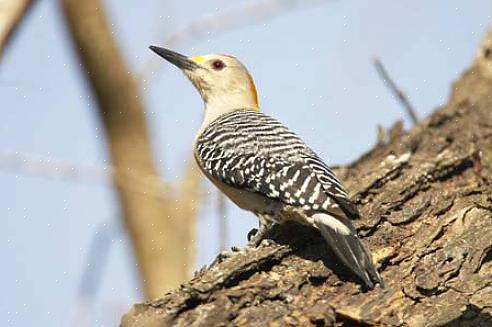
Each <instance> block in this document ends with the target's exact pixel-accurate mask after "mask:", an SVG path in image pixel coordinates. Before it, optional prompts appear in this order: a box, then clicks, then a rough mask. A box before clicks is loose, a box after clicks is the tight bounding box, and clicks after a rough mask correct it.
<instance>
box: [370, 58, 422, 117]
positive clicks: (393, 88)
mask: <svg viewBox="0 0 492 327" xmlns="http://www.w3.org/2000/svg"><path fill="white" fill-rule="evenodd" d="M373 63H374V67H375V68H376V71H377V72H378V75H379V77H381V79H382V80H383V82H384V84H386V86H388V89H389V90H390V92H391V93H393V95H394V96H395V97H396V98H397V99H398V101H399V102H400V103H401V105H402V106H403V108H405V111H406V113H407V114H408V117H409V118H410V119H411V120H412V123H413V124H414V125H415V124H417V122H418V118H417V113H416V112H415V109H414V108H413V106H412V105H411V104H410V101H409V100H408V97H407V96H406V94H405V93H404V92H403V91H402V90H401V89H400V88H398V86H397V85H396V83H395V82H394V81H393V80H392V79H391V77H390V76H389V74H388V72H387V70H386V68H384V66H383V63H382V62H381V61H380V60H379V59H378V58H376V59H374V61H373Z"/></svg>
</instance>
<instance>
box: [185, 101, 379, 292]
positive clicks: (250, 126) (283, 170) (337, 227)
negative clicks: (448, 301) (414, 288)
mask: <svg viewBox="0 0 492 327" xmlns="http://www.w3.org/2000/svg"><path fill="white" fill-rule="evenodd" d="M195 156H196V157H197V160H198V163H199V165H200V166H201V168H202V169H203V170H204V171H205V172H206V173H207V174H208V175H209V176H211V178H213V179H216V180H217V181H220V182H222V183H225V184H227V185H229V186H232V187H234V188H237V189H240V190H242V191H249V192H254V193H256V194H260V195H262V196H265V197H267V198H268V199H272V200H274V201H278V202H280V203H281V204H283V205H284V206H283V207H284V210H282V212H286V211H285V210H290V211H295V212H296V215H297V216H301V217H303V218H302V219H303V220H304V221H301V222H303V223H306V224H310V225H313V226H314V227H316V228H318V229H319V230H320V232H321V233H322V234H323V236H324V237H325V239H327V241H328V243H329V244H330V245H331V247H332V249H333V250H334V252H335V253H336V254H337V255H338V256H339V257H340V258H341V259H342V261H343V262H344V263H345V264H346V265H347V266H348V267H349V268H351V269H352V270H353V271H354V272H355V273H356V274H357V275H358V276H359V277H361V278H362V279H363V280H364V281H365V282H366V284H368V286H370V287H372V285H373V284H372V282H371V277H372V278H374V280H375V281H377V282H380V283H381V279H380V277H379V275H378V273H377V271H376V269H375V268H374V266H373V265H372V261H371V260H370V259H369V255H368V252H367V250H366V249H365V247H364V245H363V244H362V243H361V241H360V240H359V239H358V237H357V235H356V232H355V229H354V227H353V226H352V224H351V223H350V220H349V219H353V218H356V217H358V211H357V208H356V207H355V205H354V204H353V203H352V202H351V201H350V200H349V198H348V195H347V192H346V191H345V189H344V188H343V186H342V185H341V183H340V182H339V181H338V179H337V178H336V176H335V175H334V174H333V173H332V171H331V170H330V169H329V168H328V166H327V165H326V164H325V163H324V162H323V161H322V160H321V159H320V158H319V157H318V156H317V155H316V153H314V152H313V151H312V150H311V149H310V148H309V147H308V146H307V145H306V144H305V143H304V142H303V141H302V140H301V139H300V138H299V137H298V136H297V135H296V134H295V133H293V132H292V131H290V130H289V129H288V128H287V127H285V126H284V125H283V124H281V123H280V122H279V121H277V120H276V119H274V118H272V117H270V116H268V115H265V114H263V113H260V112H257V111H253V110H238V111H234V112H231V113H228V114H225V115H222V116H220V117H219V118H217V119H216V120H215V121H213V122H212V123H211V124H210V125H209V126H207V127H206V128H205V129H204V130H203V132H202V133H201V134H200V135H199V136H198V138H197V140H196V143H195ZM265 210H267V209H266V208H265ZM282 212H277V213H275V214H277V215H279V217H275V220H276V221H277V222H282V221H283V220H284V219H283V218H284V217H282ZM255 213H256V214H259V215H262V214H267V215H271V214H272V213H271V212H255ZM299 213H301V214H299ZM285 216H287V215H285Z"/></svg>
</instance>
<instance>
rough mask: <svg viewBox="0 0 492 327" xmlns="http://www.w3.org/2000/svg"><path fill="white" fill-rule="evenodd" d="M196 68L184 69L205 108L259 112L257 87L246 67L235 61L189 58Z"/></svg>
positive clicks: (210, 57)
mask: <svg viewBox="0 0 492 327" xmlns="http://www.w3.org/2000/svg"><path fill="white" fill-rule="evenodd" d="M189 59H190V60H191V61H193V62H194V63H195V64H196V65H197V67H196V68H194V69H185V70H183V72H184V73H185V74H186V76H188V78H189V79H190V80H191V82H192V83H193V85H194V86H195V87H196V89H197V90H198V92H200V95H201V96H202V99H203V101H204V102H205V104H206V107H215V108H217V109H221V110H226V109H230V110H233V109H241V108H251V109H258V99H257V93H256V87H255V84H254V82H253V79H252V78H251V75H250V74H249V73H248V71H247V69H246V67H244V65H243V64H242V63H241V62H239V61H238V60H237V59H236V58H234V57H231V56H225V55H205V56H196V57H192V58H189Z"/></svg>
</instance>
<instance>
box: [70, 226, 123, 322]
mask: <svg viewBox="0 0 492 327" xmlns="http://www.w3.org/2000/svg"><path fill="white" fill-rule="evenodd" d="M116 232H117V231H116V230H115V229H114V228H113V225H112V224H106V223H104V224H102V225H100V226H99V228H98V229H97V230H96V231H95V233H94V235H93V237H92V240H91V244H90V248H89V251H88V252H87V254H86V258H85V265H84V267H83V271H82V277H81V280H80V285H79V298H78V304H77V308H76V314H75V320H74V323H75V326H80V327H83V326H84V327H85V326H91V325H92V317H93V316H94V303H95V302H96V296H97V293H98V292H99V289H100V285H101V280H102V277H103V275H104V269H105V267H106V265H107V262H108V257H109V256H108V255H109V250H110V249H111V244H112V243H113V242H112V238H113V236H114V235H115V234H116ZM118 232H119V230H118Z"/></svg>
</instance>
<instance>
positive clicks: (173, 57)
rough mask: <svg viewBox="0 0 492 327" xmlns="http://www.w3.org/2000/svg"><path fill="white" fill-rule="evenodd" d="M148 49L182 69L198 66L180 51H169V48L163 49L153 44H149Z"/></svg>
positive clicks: (191, 68) (192, 68)
mask: <svg viewBox="0 0 492 327" xmlns="http://www.w3.org/2000/svg"><path fill="white" fill-rule="evenodd" d="M149 49H150V50H152V51H154V52H155V53H157V54H158V55H159V56H161V57H162V58H164V59H166V60H167V61H169V62H170V63H171V64H173V65H175V66H176V67H178V68H180V69H184V70H194V69H196V68H198V67H199V66H198V65H197V64H196V63H195V62H194V61H192V60H191V59H189V58H188V57H186V56H183V55H182V54H180V53H177V52H174V51H171V50H169V49H164V48H161V47H156V46H154V45H151V46H149Z"/></svg>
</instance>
